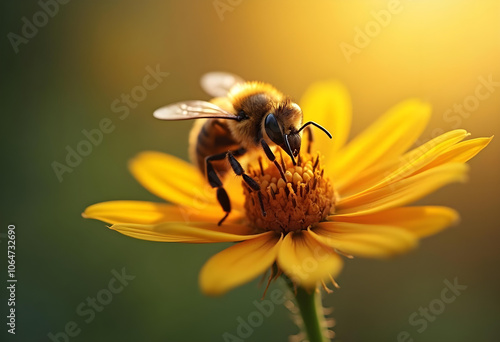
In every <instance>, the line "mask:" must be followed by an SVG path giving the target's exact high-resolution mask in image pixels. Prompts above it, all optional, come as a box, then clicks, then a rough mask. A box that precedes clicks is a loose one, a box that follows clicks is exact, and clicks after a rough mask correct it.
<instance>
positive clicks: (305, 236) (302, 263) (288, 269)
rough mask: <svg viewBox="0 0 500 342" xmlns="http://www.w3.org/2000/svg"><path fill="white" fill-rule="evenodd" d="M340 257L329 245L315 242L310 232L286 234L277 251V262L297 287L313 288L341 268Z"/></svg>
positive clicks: (338, 271) (333, 275)
mask: <svg viewBox="0 0 500 342" xmlns="http://www.w3.org/2000/svg"><path fill="white" fill-rule="evenodd" d="M342 264H343V263H342V259H341V258H340V256H339V255H338V254H337V253H335V252H334V251H333V250H332V249H331V248H330V247H327V246H325V245H324V244H322V243H319V242H318V241H317V240H315V239H314V238H313V237H312V236H311V232H309V231H303V232H301V233H288V234H287V235H286V236H285V238H284V239H283V243H282V244H281V248H280V250H279V253H278V265H279V267H280V268H281V269H282V270H283V272H285V273H286V275H287V276H288V277H289V278H290V279H291V280H293V281H294V283H296V284H297V285H299V286H302V287H305V288H314V287H316V285H317V283H318V282H321V281H328V280H329V279H330V277H335V276H337V275H338V274H339V273H340V271H341V269H342Z"/></svg>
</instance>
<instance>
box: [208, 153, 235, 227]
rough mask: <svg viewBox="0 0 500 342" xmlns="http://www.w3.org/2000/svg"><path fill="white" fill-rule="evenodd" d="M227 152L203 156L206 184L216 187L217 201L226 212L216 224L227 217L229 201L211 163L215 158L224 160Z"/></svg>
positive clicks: (229, 207) (229, 210) (229, 208)
mask: <svg viewBox="0 0 500 342" xmlns="http://www.w3.org/2000/svg"><path fill="white" fill-rule="evenodd" d="M226 155H227V152H224V153H219V154H214V155H212V156H208V157H206V158H205V167H206V169H205V171H206V173H205V174H206V175H207V180H208V184H210V186H211V187H212V188H217V201H218V202H219V204H220V206H221V207H222V210H224V212H225V213H226V214H225V215H224V217H223V218H222V219H221V220H220V221H219V223H218V224H217V225H219V226H220V225H221V224H222V222H224V220H225V219H226V218H227V217H228V215H229V213H230V212H231V201H230V200H229V196H228V195H227V192H226V190H225V189H224V188H223V187H222V181H221V180H220V178H219V175H217V172H216V171H215V169H214V166H213V165H212V161H215V160H224V159H225V158H226Z"/></svg>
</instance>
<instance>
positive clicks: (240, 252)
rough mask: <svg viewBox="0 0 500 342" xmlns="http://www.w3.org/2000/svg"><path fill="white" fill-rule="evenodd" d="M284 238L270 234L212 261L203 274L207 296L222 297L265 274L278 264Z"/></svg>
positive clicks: (229, 250)
mask: <svg viewBox="0 0 500 342" xmlns="http://www.w3.org/2000/svg"><path fill="white" fill-rule="evenodd" d="M280 243H281V237H278V236H276V234H275V233H274V232H267V233H264V234H261V235H260V236H258V237H256V238H253V239H251V240H248V241H244V242H240V243H238V244H236V245H234V246H231V247H229V248H227V249H225V250H223V251H222V252H220V253H218V254H216V255H214V256H213V257H211V258H210V259H209V260H208V261H207V263H206V264H205V265H204V266H203V268H202V269H201V272H200V287H201V289H202V291H203V292H204V293H205V294H208V295H214V296H215V295H221V294H223V293H225V292H227V291H229V290H231V289H233V288H234V287H236V286H239V285H242V284H244V283H246V282H248V281H250V280H252V279H254V278H255V277H257V276H259V275H260V274H262V273H264V272H265V271H266V270H267V269H268V268H269V267H271V265H272V264H273V263H274V261H275V260H276V255H277V253H278V249H279V246H280Z"/></svg>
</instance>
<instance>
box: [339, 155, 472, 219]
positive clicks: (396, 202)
mask: <svg viewBox="0 0 500 342" xmlns="http://www.w3.org/2000/svg"><path fill="white" fill-rule="evenodd" d="M467 171H468V167H467V165H466V164H457V163H450V164H445V165H441V166H438V167H435V168H433V169H430V170H427V171H425V172H422V173H419V174H416V175H415V176H412V177H409V178H405V179H402V180H400V181H397V182H395V183H393V184H389V185H387V186H384V187H382V188H378V189H375V190H372V191H368V192H366V193H363V194H362V195H360V196H357V195H355V196H351V197H347V198H342V199H340V200H339V202H338V204H337V213H338V214H345V215H350V216H354V215H366V214H370V213H375V212H379V211H382V210H387V209H391V208H396V207H401V206H404V205H406V204H408V203H411V202H414V201H416V200H418V199H420V198H422V197H424V196H426V195H428V194H429V193H431V192H433V191H435V190H437V189H439V188H441V187H442V186H444V185H446V184H449V183H452V182H464V181H465V180H466V174H467Z"/></svg>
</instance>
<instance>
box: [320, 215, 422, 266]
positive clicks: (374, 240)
mask: <svg viewBox="0 0 500 342" xmlns="http://www.w3.org/2000/svg"><path fill="white" fill-rule="evenodd" d="M311 234H312V236H313V237H314V238H315V239H316V240H318V241H319V242H321V243H323V244H326V245H328V246H331V247H333V248H335V249H337V250H339V251H341V252H343V253H346V254H350V255H355V256H362V257H369V258H387V257H390V256H393V255H395V254H400V253H403V252H406V251H408V250H410V249H412V248H414V247H415V246H416V245H417V242H418V241H417V238H416V236H415V235H413V234H411V233H410V232H408V231H406V230H404V229H401V228H397V227H391V226H380V225H369V224H358V223H346V222H321V223H319V224H318V225H317V227H315V228H314V229H313V231H312V232H311Z"/></svg>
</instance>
